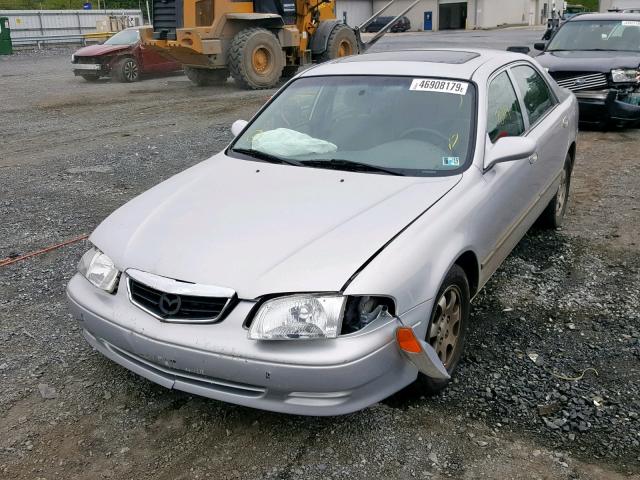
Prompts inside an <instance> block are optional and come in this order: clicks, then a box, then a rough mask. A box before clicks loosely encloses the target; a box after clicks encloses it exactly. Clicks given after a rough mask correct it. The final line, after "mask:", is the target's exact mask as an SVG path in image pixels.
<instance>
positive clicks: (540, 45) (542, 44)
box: [533, 42, 547, 52]
mask: <svg viewBox="0 0 640 480" xmlns="http://www.w3.org/2000/svg"><path fill="white" fill-rule="evenodd" d="M533 48H535V49H536V50H540V51H541V52H542V51H544V49H545V48H547V44H546V43H545V42H537V43H534V44H533Z"/></svg>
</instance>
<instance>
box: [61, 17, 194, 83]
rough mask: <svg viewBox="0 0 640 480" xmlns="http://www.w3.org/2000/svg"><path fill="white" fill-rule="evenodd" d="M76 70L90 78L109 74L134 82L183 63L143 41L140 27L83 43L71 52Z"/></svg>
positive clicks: (124, 80)
mask: <svg viewBox="0 0 640 480" xmlns="http://www.w3.org/2000/svg"><path fill="white" fill-rule="evenodd" d="M71 63H72V64H73V73H74V74H75V75H76V76H80V77H82V78H84V79H85V80H87V81H88V82H95V81H96V80H98V79H99V78H100V77H105V76H110V77H112V78H115V79H116V80H118V81H120V82H135V81H137V80H138V79H139V78H140V75H142V74H146V73H167V72H173V71H176V70H180V69H181V68H182V65H180V64H179V63H176V62H174V61H173V60H168V59H166V58H164V57H163V56H162V55H160V54H159V53H157V52H155V51H153V50H151V49H149V48H148V47H145V46H144V45H142V43H141V42H140V31H139V29H138V28H137V27H135V28H128V29H126V30H122V31H121V32H118V33H116V34H115V35H114V36H113V37H111V38H110V39H109V40H107V41H106V42H104V43H103V44H101V45H91V46H88V47H83V48H81V49H80V50H78V51H77V52H76V53H74V54H73V55H71Z"/></svg>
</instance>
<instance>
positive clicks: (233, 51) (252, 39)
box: [227, 28, 284, 90]
mask: <svg viewBox="0 0 640 480" xmlns="http://www.w3.org/2000/svg"><path fill="white" fill-rule="evenodd" d="M227 64H228V65H229V70H230V71H231V76H232V77H233V79H234V80H235V81H236V82H237V83H238V85H240V87H242V88H245V89H251V90H259V89H262V88H273V87H275V86H276V85H277V84H278V82H279V81H280V76H281V75H282V69H283V68H284V53H283V52H282V46H281V45H280V42H279V41H278V39H277V38H276V36H275V35H274V34H273V33H271V32H270V31H269V30H267V29H264V28H247V29H245V30H242V31H240V32H238V33H237V34H236V36H235V37H233V40H232V41H231V47H230V48H229V54H228V58H227Z"/></svg>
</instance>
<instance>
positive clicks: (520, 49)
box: [507, 47, 531, 55]
mask: <svg viewBox="0 0 640 480" xmlns="http://www.w3.org/2000/svg"><path fill="white" fill-rule="evenodd" d="M507 52H513V53H522V54H523V55H529V52H531V49H530V48H529V47H507Z"/></svg>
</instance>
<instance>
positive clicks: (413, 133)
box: [400, 127, 449, 145]
mask: <svg viewBox="0 0 640 480" xmlns="http://www.w3.org/2000/svg"><path fill="white" fill-rule="evenodd" d="M417 134H419V135H417ZM423 136H429V137H431V139H434V140H436V142H430V143H433V144H435V145H437V144H439V143H441V142H444V144H445V145H449V138H447V137H446V136H445V135H444V134H443V133H441V132H439V131H437V130H433V129H432V128H424V127H414V128H410V129H409V130H407V131H406V132H403V133H402V135H400V138H401V139H405V138H415V139H416V140H424V138H421V137H423Z"/></svg>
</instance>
